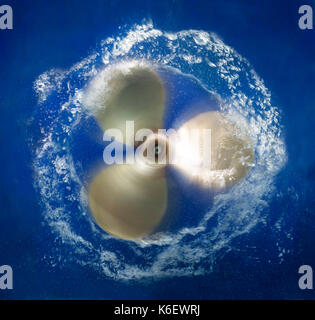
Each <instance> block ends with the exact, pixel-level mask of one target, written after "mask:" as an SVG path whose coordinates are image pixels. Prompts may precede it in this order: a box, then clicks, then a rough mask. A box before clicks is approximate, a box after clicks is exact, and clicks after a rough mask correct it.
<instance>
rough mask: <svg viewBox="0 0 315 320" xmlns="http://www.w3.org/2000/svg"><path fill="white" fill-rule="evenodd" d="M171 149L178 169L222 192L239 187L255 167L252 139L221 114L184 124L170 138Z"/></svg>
mask: <svg viewBox="0 0 315 320" xmlns="http://www.w3.org/2000/svg"><path fill="white" fill-rule="evenodd" d="M169 145H170V150H171V151H170V152H171V155H170V156H171V157H173V163H174V164H175V166H176V167H177V168H178V169H180V170H181V171H183V172H184V173H186V174H187V175H188V176H189V177H191V178H192V179H194V180H197V181H198V182H200V183H201V184H203V185H204V186H206V187H210V188H214V189H218V190H220V189H224V188H225V187H227V186H230V185H232V184H235V183H237V182H238V181H239V180H240V179H242V178H243V177H244V176H245V175H246V174H247V173H248V171H249V170H250V168H251V167H252V166H253V163H254V151H253V147H252V144H251V141H250V139H249V137H247V136H245V135H244V134H241V133H240V132H239V130H238V128H237V127H236V126H235V125H234V124H232V123H231V122H230V121H229V120H227V119H226V118H225V117H224V116H223V115H222V114H221V113H219V112H217V111H210V112H205V113H201V114H199V115H197V116H196V117H194V118H192V119H190V120H189V121H187V122H186V123H184V124H183V125H182V126H181V127H180V128H179V130H178V131H177V133H176V135H174V136H171V137H170V140H169ZM209 152H210V153H209ZM207 155H208V156H207ZM209 155H210V157H209Z"/></svg>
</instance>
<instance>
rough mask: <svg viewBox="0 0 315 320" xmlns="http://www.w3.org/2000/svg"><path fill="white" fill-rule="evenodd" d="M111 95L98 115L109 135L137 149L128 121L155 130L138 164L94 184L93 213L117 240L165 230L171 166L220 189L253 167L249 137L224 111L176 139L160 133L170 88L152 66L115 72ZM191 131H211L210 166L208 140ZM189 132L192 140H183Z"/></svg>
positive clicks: (202, 118)
mask: <svg viewBox="0 0 315 320" xmlns="http://www.w3.org/2000/svg"><path fill="white" fill-rule="evenodd" d="M108 90H109V91H108V92H109V94H108V98H107V100H106V101H105V106H106V107H105V108H104V109H102V110H101V111H99V112H98V114H97V121H98V123H99V125H100V126H101V128H102V129H103V130H106V129H110V128H116V129H120V130H121V131H122V133H123V137H124V138H123V141H120V142H122V143H124V144H126V145H133V144H134V141H132V140H131V139H130V137H128V136H127V135H126V129H125V128H126V121H128V120H133V121H134V128H135V132H136V131H137V130H139V129H143V128H147V129H151V130H152V131H154V133H153V134H152V135H151V136H149V137H147V139H146V140H145V141H144V142H143V143H142V144H141V145H140V147H139V148H138V149H139V150H140V153H139V154H138V156H136V161H135V163H134V164H116V165H112V166H109V167H107V168H105V169H103V170H101V172H99V173H98V174H97V176H96V177H95V178H94V180H93V181H92V183H91V184H90V188H89V206H90V209H91V212H92V214H93V216H94V218H95V220H96V222H97V223H98V225H99V226H100V227H101V228H102V229H103V230H105V231H106V232H108V233H110V234H112V235H114V236H115V237H118V238H121V239H125V240H136V239H140V238H142V237H144V236H146V235H148V234H150V233H152V232H154V230H155V229H156V228H157V227H158V226H159V225H160V223H161V221H162V219H163V217H164V215H165V212H166V208H167V183H166V178H165V166H166V165H167V164H170V165H174V166H175V167H176V168H178V169H179V170H181V171H183V172H184V173H186V174H187V175H188V176H191V178H192V179H196V180H198V181H200V182H202V184H203V185H204V186H205V187H210V188H213V189H217V190H221V189H223V188H225V187H226V186H229V185H231V184H234V183H236V182H237V181H239V180H240V179H241V178H242V177H244V176H245V175H246V174H247V172H248V171H249V169H250V167H251V166H252V163H253V160H254V154H253V149H252V146H251V143H250V140H249V138H247V137H246V136H244V135H243V136H242V135H240V134H236V133H237V128H236V127H235V125H233V124H231V122H229V121H227V119H225V117H224V116H223V115H222V114H220V113H219V112H214V111H211V112H206V113H202V114H199V115H197V116H196V117H194V118H193V119H190V120H189V121H187V122H186V123H185V124H183V126H182V127H181V128H180V129H179V130H178V133H179V134H176V136H175V135H171V136H169V137H166V136H161V135H159V134H157V133H156V130H157V129H160V128H162V119H163V113H164V106H165V89H164V85H163V82H162V80H161V79H160V77H159V76H158V75H157V73H156V72H154V71H153V70H151V69H150V68H149V67H144V66H135V67H133V68H132V69H131V70H129V72H128V73H126V74H124V73H123V72H122V71H119V70H116V71H114V72H113V75H112V78H111V81H110V82H109V88H108ZM191 129H197V130H204V129H210V130H211V141H210V149H211V159H210V160H211V161H210V162H209V163H205V162H203V160H202V154H201V151H200V150H204V149H205V148H206V147H207V145H206V144H205V140H204V139H203V138H204V137H202V136H201V135H199V138H197V140H196V139H195V140H191V141H190V137H189V132H190V133H191V132H192V131H191ZM185 131H188V136H187V135H181V133H183V132H185ZM198 139H199V140H198ZM206 141H208V140H206ZM196 146H201V148H199V149H198V148H196ZM138 149H137V152H138ZM170 154H172V159H169V156H170ZM139 155H140V156H139ZM196 158H197V159H196ZM198 158H200V159H201V160H200V161H198V160H199V159H198ZM161 159H162V160H164V161H162V163H161ZM157 160H159V161H157ZM195 160H197V161H195Z"/></svg>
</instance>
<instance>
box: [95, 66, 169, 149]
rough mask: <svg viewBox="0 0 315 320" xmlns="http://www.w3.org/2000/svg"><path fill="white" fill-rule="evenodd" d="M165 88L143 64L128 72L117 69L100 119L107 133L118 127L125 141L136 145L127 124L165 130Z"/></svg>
mask: <svg viewBox="0 0 315 320" xmlns="http://www.w3.org/2000/svg"><path fill="white" fill-rule="evenodd" d="M164 104H165V89H164V86H163V82H162V80H161V79H160V77H159V76H158V74H157V73H156V72H154V71H153V70H152V69H150V68H149V67H145V66H143V65H141V66H140V65H135V66H134V67H132V68H131V69H130V70H129V72H128V73H123V72H122V71H121V70H119V69H116V70H115V71H114V72H113V75H112V77H111V80H110V81H109V86H108V94H107V98H106V101H105V108H103V109H101V110H99V111H98V113H97V115H96V117H97V121H98V123H99V125H100V126H101V128H102V129H103V130H104V131H105V130H106V129H110V128H115V129H119V130H121V132H122V133H123V141H120V142H123V143H125V144H128V145H130V144H133V142H134V138H133V136H130V135H128V134H126V121H134V129H135V132H137V131H138V130H139V129H143V128H147V129H150V130H153V131H154V130H156V129H159V128H162V120H163V113H164Z"/></svg>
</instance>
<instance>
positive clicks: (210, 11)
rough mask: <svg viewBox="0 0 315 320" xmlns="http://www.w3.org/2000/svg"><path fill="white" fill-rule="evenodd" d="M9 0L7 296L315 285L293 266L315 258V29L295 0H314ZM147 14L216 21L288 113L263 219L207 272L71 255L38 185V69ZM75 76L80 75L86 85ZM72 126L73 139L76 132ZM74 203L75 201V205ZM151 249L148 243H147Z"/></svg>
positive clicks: (163, 23)
mask: <svg viewBox="0 0 315 320" xmlns="http://www.w3.org/2000/svg"><path fill="white" fill-rule="evenodd" d="M6 3H7V4H10V5H11V6H12V8H13V11H14V30H11V31H10V30H8V31H0V43H1V50H0V61H1V74H2V77H1V79H0V81H1V83H0V87H1V102H0V104H1V110H2V116H1V120H0V121H1V125H0V138H1V151H0V152H1V160H2V170H1V171H0V172H1V179H0V181H1V182H0V194H1V203H2V210H1V215H0V265H2V264H9V265H11V266H12V267H13V270H14V290H12V291H0V299H8V298H9V299H17V298H19V299H30V298H40V299H48V298H65V299H69V298H93V299H104V298H105V299H118V298H121V299H124V298H133V299H138V298H139V299H140V298H142V299H155V298H156V299H157V298H196V299H208V298H211V299H226V298H232V299H237V298H249V299H278V298H284V299H292V298H298V299H301V298H314V297H315V294H314V291H311V290H309V291H307V290H306V291H305V290H304V291H302V290H300V289H299V287H298V278H299V275H298V267H299V266H300V265H303V264H309V265H311V266H313V268H314V267H315V253H314V244H315V238H314V232H315V219H314V211H315V200H314V199H315V188H314V186H315V184H314V181H315V143H314V141H315V131H314V129H313V125H314V114H313V110H314V109H315V91H314V87H315V31H301V30H300V29H299V28H298V25H297V20H298V8H299V6H300V5H301V4H306V3H310V4H313V7H315V3H314V1H290V3H283V2H280V1H279V2H277V3H275V2H274V1H264V2H259V3H258V2H257V3H256V4H253V3H252V1H222V0H221V1H219V0H218V1H194V2H192V1H173V2H171V1H133V2H131V1H90V2H86V1H66V2H64V1H54V4H48V3H46V2H44V1H32V3H30V2H29V1H6ZM148 20H151V21H152V23H153V25H154V28H156V29H158V30H163V31H170V32H177V31H180V30H188V29H197V30H205V31H210V32H215V33H216V34H217V35H218V36H219V37H220V38H221V39H222V40H223V41H224V43H225V44H228V45H229V46H230V47H232V48H233V49H235V50H236V51H237V52H238V53H239V54H241V56H242V57H244V58H246V59H247V60H248V61H249V62H250V65H251V66H252V67H253V68H254V70H255V71H256V72H257V74H258V75H259V76H260V77H261V78H262V79H263V80H264V83H265V85H266V87H267V88H268V89H269V90H270V92H271V99H272V104H273V105H276V106H277V107H278V111H280V113H281V117H280V124H279V127H281V128H282V135H283V139H284V142H285V146H286V156H287V159H288V160H287V162H286V163H285V164H284V166H283V167H282V168H281V169H280V170H279V172H277V174H276V175H275V176H274V177H273V185H274V189H273V190H272V191H270V192H269V193H268V195H267V196H265V197H264V199H261V200H264V206H263V209H260V210H262V212H261V213H260V216H259V217H263V219H259V221H258V223H257V224H256V225H255V226H254V227H253V228H251V229H250V231H249V232H245V233H243V234H241V235H240V236H238V237H235V238H233V240H232V241H231V242H229V243H228V244H227V247H228V248H227V249H226V250H224V252H222V253H221V251H220V252H218V253H216V257H215V259H212V258H211V261H210V257H207V258H206V260H205V261H203V262H202V268H203V269H207V267H208V269H209V272H204V273H201V274H198V275H188V276H185V277H183V276H180V275H179V276H177V275H173V276H167V277H160V278H155V279H153V280H149V281H142V280H141V279H140V280H139V279H136V280H129V281H121V280H119V279H115V278H113V277H112V276H108V275H106V274H104V273H102V272H100V271H99V270H97V269H95V268H91V267H90V266H89V265H88V264H83V263H82V261H84V260H85V259H86V260H91V259H95V256H91V255H89V256H83V257H80V261H78V257H77V256H75V255H73V250H74V247H75V246H76V244H72V245H68V244H65V243H63V241H62V238H61V237H59V236H58V234H56V233H55V232H52V231H51V225H49V223H47V220H46V219H45V213H43V210H44V209H43V205H42V199H41V196H40V193H39V192H38V190H37V189H36V187H35V186H34V150H35V149H36V146H37V145H38V143H39V140H40V139H41V137H42V136H41V132H40V126H43V127H45V123H47V126H48V125H49V124H50V121H52V120H51V119H49V118H43V119H41V120H42V123H41V125H39V124H38V125H37V121H38V120H39V119H40V117H41V116H43V114H44V115H45V116H47V113H41V111H40V110H41V109H40V106H38V97H37V96H36V92H35V90H34V81H36V79H38V77H39V76H40V75H41V74H43V73H44V72H46V71H47V70H50V69H52V68H55V69H63V70H68V69H69V68H71V67H72V66H73V65H74V64H75V63H77V62H78V61H81V60H82V59H84V58H85V57H87V56H88V55H89V54H92V53H93V52H95V51H98V50H99V49H98V46H100V43H101V41H102V40H104V39H106V38H108V37H111V36H112V37H115V36H117V35H118V33H119V32H124V30H129V29H130V28H131V27H132V26H133V25H135V24H138V25H141V24H143V23H144V21H148ZM120 27H121V28H120ZM119 28H120V29H119ZM119 30H121V31H119ZM73 76H74V77H75V74H74V75H73ZM79 82H80V81H79V80H78V79H74V80H73V83H76V84H77V85H78V86H79V85H82V84H80V83H79ZM244 90H245V89H244ZM50 99H51V100H49V101H48V102H47V103H50V105H51V108H52V111H51V112H52V116H55V115H56V114H55V113H54V112H53V108H58V107H60V105H58V103H60V101H61V100H60V97H57V96H55V97H54V96H53V95H52V97H50ZM187 99H188V98H187ZM176 108H177V109H176V110H180V106H177V107H176ZM38 110H39V111H38ZM71 138H72V139H73V140H74V141H77V139H75V138H76V135H75V133H74V134H73V135H72V136H71ZM84 139H87V136H83V137H82V143H83V144H84V143H86V144H88V141H87V140H84ZM69 143H70V142H69ZM67 147H69V148H71V147H73V145H70V146H68V145H67ZM100 150H101V149H100ZM74 154H77V152H74ZM85 160H86V159H85ZM82 161H83V160H82ZM87 163H88V161H87ZM78 171H79V169H78ZM181 201H187V206H186V207H187V210H189V208H190V210H192V213H193V212H194V211H193V204H191V203H189V202H188V200H187V198H185V196H183V198H181V199H180V202H181ZM182 205H183V206H185V202H184V203H182ZM71 206H73V204H72V203H70V204H69V207H68V208H71V209H69V210H70V212H72V213H76V212H77V211H76V210H77V208H75V207H71ZM198 213H199V212H198ZM197 216H198V215H197ZM71 219H72V220H71V221H70V225H71V224H75V223H76V225H75V230H76V232H77V234H79V235H81V236H82V235H84V237H85V236H86V238H84V239H88V240H89V241H90V242H89V243H92V244H93V245H94V246H95V247H96V246H99V244H98V243H97V239H94V238H93V235H91V234H90V233H89V231H86V229H85V228H86V225H87V222H86V221H87V220H86V218H83V217H80V218H78V221H76V216H73V215H72V218H71ZM211 223H213V224H214V223H215V222H214V221H212V222H211ZM80 228H81V229H82V230H81V229H80ZM187 241H189V239H188V240H187ZM106 246H107V247H106V249H107V252H109V251H110V252H116V251H118V250H120V252H122V253H121V255H122V256H124V257H125V258H128V256H130V257H131V258H134V257H132V254H133V253H132V251H130V250H131V249H130V250H129V248H125V247H123V246H124V245H123V244H120V243H119V244H117V243H116V242H115V241H114V240H110V241H109V243H107V244H106ZM54 248H55V250H54ZM98 249H99V248H98ZM144 250H147V252H149V254H150V248H147V249H144ZM211 250H212V249H211V248H210V247H209V251H211ZM207 259H208V265H207ZM139 261H140V260H139ZM141 261H142V260H141ZM95 263H96V264H97V263H98V261H95ZM141 263H142V262H141ZM139 264H140V262H139ZM183 269H184V266H183ZM210 269H211V270H210Z"/></svg>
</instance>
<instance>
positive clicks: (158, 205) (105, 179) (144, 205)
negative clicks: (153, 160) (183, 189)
mask: <svg viewBox="0 0 315 320" xmlns="http://www.w3.org/2000/svg"><path fill="white" fill-rule="evenodd" d="M159 170H162V172H160V173H161V174H159V175H156V174H155V175H151V174H148V173H147V171H143V170H142V168H141V167H138V166H137V164H135V165H130V164H122V165H114V166H110V167H108V168H106V169H104V170H103V171H101V172H100V173H99V174H98V175H97V176H96V178H95V179H94V181H93V182H92V183H91V185H90V190H89V204H90V209H91V212H92V214H93V216H94V218H95V220H96V222H97V223H98V225H99V226H100V227H101V228H102V229H103V230H105V231H106V232H108V233H110V234H112V235H113V236H115V237H118V238H121V239H125V240H136V239H139V238H142V237H144V236H146V235H148V234H150V233H151V232H153V231H154V230H155V229H156V227H157V226H158V225H159V224H160V222H161V220H162V218H163V216H164V214H165V212H166V206H167V186H166V179H165V177H164V168H162V169H159Z"/></svg>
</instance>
